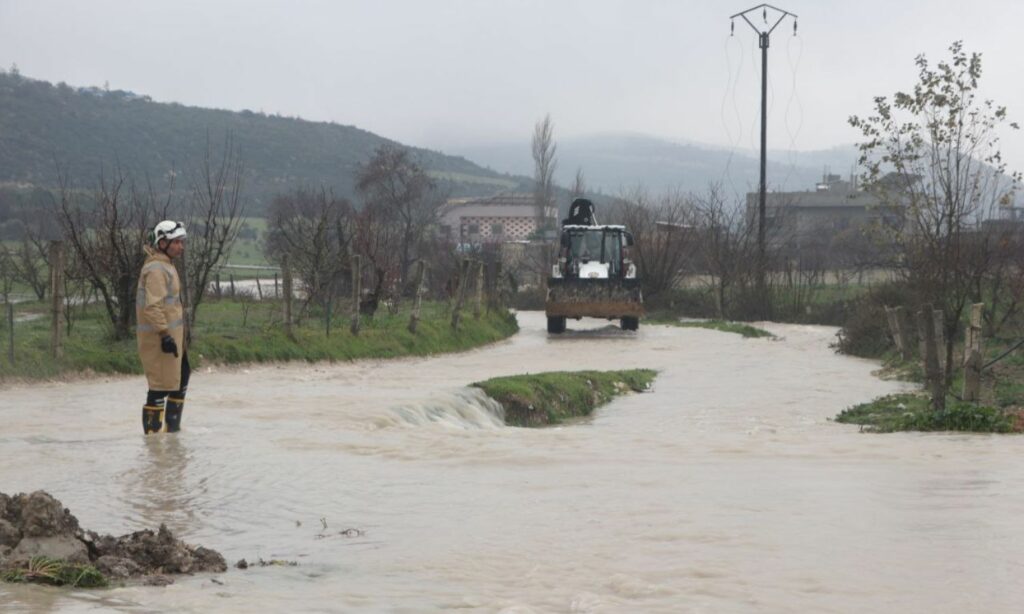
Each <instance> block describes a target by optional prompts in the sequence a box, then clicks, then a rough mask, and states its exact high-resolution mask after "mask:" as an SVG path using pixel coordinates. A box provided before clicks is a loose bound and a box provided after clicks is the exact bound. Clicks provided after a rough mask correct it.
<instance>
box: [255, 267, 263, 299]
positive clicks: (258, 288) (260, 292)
mask: <svg viewBox="0 0 1024 614" xmlns="http://www.w3.org/2000/svg"><path fill="white" fill-rule="evenodd" d="M256 296H258V297H260V300H261V301H262V300H263V288H262V287H261V286H260V274H259V273H256Z"/></svg>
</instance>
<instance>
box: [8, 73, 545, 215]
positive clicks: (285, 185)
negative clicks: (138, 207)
mask: <svg viewBox="0 0 1024 614" xmlns="http://www.w3.org/2000/svg"><path fill="white" fill-rule="evenodd" d="M228 132H230V133H231V134H232V135H233V136H234V139H235V142H236V143H237V144H238V145H239V147H240V149H241V155H242V160H243V162H244V165H245V171H246V173H245V191H246V195H247V196H248V197H249V198H250V199H251V200H252V204H253V206H252V207H251V208H250V213H259V212H260V211H262V209H263V208H264V207H265V206H266V204H267V203H268V202H269V201H270V200H271V199H272V198H273V196H274V195H275V194H277V193H280V192H283V191H287V190H289V189H291V188H293V187H296V186H317V187H318V186H321V185H324V186H329V187H332V188H333V189H334V191H335V193H337V194H339V195H342V196H348V197H352V195H353V172H354V171H355V169H356V167H357V165H359V164H360V163H362V162H364V161H366V160H367V159H368V158H369V157H370V155H371V154H372V153H373V151H374V150H375V149H376V148H377V147H379V146H381V145H383V144H385V143H391V142H393V141H389V140H388V139H385V138H383V137H380V136H378V135H376V134H373V133H371V132H367V131H366V130H361V129H359V128H356V127H354V126H343V125H339V124H333V123H325V122H311V121H304V120H301V119H297V118H288V117H280V116H275V115H265V114H263V113H255V112H251V111H241V112H232V111H224V110H215V109H202V108H197V107H187V106H183V105H180V104H177V103H159V102H154V101H152V100H151V99H150V98H149V97H148V96H142V95H138V94H135V93H132V92H125V91H120V90H118V91H106V90H103V89H100V88H95V87H91V88H74V87H70V86H68V85H66V84H63V83H61V84H59V85H56V86H55V85H52V84H50V83H47V82H45V81H37V80H33V79H28V78H25V77H22V76H20V75H17V74H8V73H3V74H0V183H15V184H31V185H37V186H43V187H49V186H53V185H55V184H56V179H57V177H56V174H57V173H56V164H57V163H59V164H60V165H61V166H64V167H66V168H67V169H68V171H69V172H70V175H71V177H72V179H73V181H74V182H75V183H76V185H79V186H81V185H90V184H92V183H93V182H94V181H95V179H96V177H97V176H98V175H99V173H100V170H101V168H105V169H107V171H108V172H109V170H110V169H111V168H112V167H113V166H114V165H116V164H119V165H120V166H121V167H122V168H123V169H125V170H127V171H130V172H132V173H133V174H134V175H136V176H137V177H142V178H145V177H148V178H149V179H150V180H152V181H153V182H154V183H156V184H157V186H158V188H160V187H162V186H163V185H165V182H166V181H167V179H168V178H169V177H170V176H171V175H172V171H174V172H177V173H182V172H184V173H186V174H187V173H188V172H190V171H191V170H192V169H194V168H196V167H197V166H198V165H199V164H200V162H201V161H202V157H203V154H204V151H205V148H206V142H207V135H209V139H210V141H211V142H212V144H213V145H214V146H216V147H219V146H220V145H221V144H222V142H223V140H224V137H225V135H226V134H227V133H228ZM410 149H412V150H413V151H415V152H416V154H417V155H418V156H419V159H420V161H421V163H422V164H423V166H424V167H425V168H427V169H428V171H430V172H431V174H432V175H434V176H435V177H436V178H437V179H438V180H439V181H440V182H441V183H442V184H443V185H444V187H445V188H447V189H449V190H450V191H451V192H452V194H453V195H454V196H477V195H489V194H493V193H495V192H498V191H501V190H509V189H521V190H529V189H530V183H529V180H528V179H526V178H524V177H512V176H509V175H503V174H501V173H498V172H495V171H492V170H488V169H484V168H481V167H480V166H477V165H476V164H474V163H472V162H470V161H468V160H466V159H465V158H460V157H455V156H448V155H444V154H442V153H438V152H435V151H430V150H425V149H416V148H410ZM524 182H525V183H524ZM184 187H186V186H184V185H182V182H181V180H179V181H178V188H184Z"/></svg>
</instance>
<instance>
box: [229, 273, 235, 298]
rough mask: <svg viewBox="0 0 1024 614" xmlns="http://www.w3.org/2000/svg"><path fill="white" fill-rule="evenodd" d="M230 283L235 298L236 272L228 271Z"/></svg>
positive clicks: (232, 295) (232, 296)
mask: <svg viewBox="0 0 1024 614" xmlns="http://www.w3.org/2000/svg"><path fill="white" fill-rule="evenodd" d="M228 283H230V284H231V298H235V274H234V273H228Z"/></svg>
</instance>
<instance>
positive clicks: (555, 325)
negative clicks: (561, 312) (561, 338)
mask: <svg viewBox="0 0 1024 614" xmlns="http://www.w3.org/2000/svg"><path fill="white" fill-rule="evenodd" d="M548 332H549V333H553V334H556V335H557V334H558V333H564V332H565V316H548Z"/></svg>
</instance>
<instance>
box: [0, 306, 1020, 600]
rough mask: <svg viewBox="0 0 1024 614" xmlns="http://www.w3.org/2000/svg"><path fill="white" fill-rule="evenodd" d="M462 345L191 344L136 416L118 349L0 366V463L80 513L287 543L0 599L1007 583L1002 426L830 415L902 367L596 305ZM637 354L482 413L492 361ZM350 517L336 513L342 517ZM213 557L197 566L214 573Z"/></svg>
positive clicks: (916, 596)
mask: <svg viewBox="0 0 1024 614" xmlns="http://www.w3.org/2000/svg"><path fill="white" fill-rule="evenodd" d="M519 320H520V326H521V327H522V332H520V333H519V334H518V335H516V336H515V337H513V338H512V339H510V340H508V341H505V342H501V343H498V344H496V345H493V346H489V347H487V348H483V349H480V350H475V351H471V352H467V353H463V354H457V355H448V356H441V357H435V358H416V359H402V360H395V361H363V362H357V363H345V364H333V365H331V364H317V365H309V364H287V365H267V366H255V367H251V368H240V369H239V368H230V369H229V368H215V369H213V370H208V369H204V370H203V371H202V372H201V373H198V374H196V375H195V376H194V378H193V382H192V385H191V390H190V393H189V401H188V403H187V406H186V410H185V419H184V423H183V424H184V429H185V430H184V431H183V432H182V433H179V434H178V435H176V436H167V435H162V436H158V437H149V438H145V437H143V435H142V434H141V428H140V418H139V414H140V409H141V408H140V406H141V401H142V400H143V398H144V392H145V382H144V380H143V379H142V378H141V377H131V378H98V379H96V380H94V381H79V382H73V383H54V384H44V385H33V386H16V387H7V388H3V389H0V491H3V492H7V493H14V492H21V491H32V490H37V489H45V490H47V491H49V492H50V493H51V494H53V495H54V496H56V497H57V498H59V499H60V500H62V501H63V502H64V504H65V505H66V506H67V507H68V508H69V509H70V510H71V511H72V512H73V513H74V514H75V515H77V517H78V518H79V520H80V521H81V524H82V526H83V527H86V528H90V529H94V530H97V531H101V532H107V533H114V534H122V533H126V532H129V531H132V530H138V529H141V528H155V527H156V526H157V525H159V524H160V523H167V525H168V526H169V527H170V528H171V529H172V530H174V531H175V532H176V533H179V534H180V537H183V538H184V539H185V540H186V541H188V542H190V543H199V544H202V545H205V546H208V547H212V548H214V549H217V550H219V551H221V552H222V553H223V554H224V555H225V558H227V559H228V561H229V564H230V563H233V562H234V561H236V560H238V559H241V558H246V559H248V560H250V561H252V560H254V559H257V558H260V557H262V558H263V559H287V560H294V561H298V563H299V565H298V566H295V567H277V566H273V567H262V568H250V569H248V570H245V571H241V570H236V569H233V568H232V569H231V570H229V572H228V573H226V574H222V575H219V576H195V577H181V578H179V579H178V580H177V582H176V583H175V584H174V585H172V586H169V587H166V588H153V587H128V588H118V589H112V590H103V591H91V592H87V591H63V590H56V589H47V588H39V587H21V586H15V585H3V584H0V604H2V605H0V608H9V609H12V610H14V611H17V610H25V611H29V610H31V611H40V610H42V611H46V610H53V611H58V610H59V611H97V610H109V609H114V610H124V611H133V612H134V611H175V612H207V611H212V610H216V611H238V612H248V611H256V610H259V611H354V612H356V611H357V612H417V613H419V612H435V611H445V610H451V609H458V610H460V611H465V612H509V613H512V612H515V613H522V612H673V613H674V612H747V611H758V612H794V611H814V612H864V611H899V612H964V611H1001V612H1010V611H1019V608H1020V605H1021V603H1024V588H1022V586H1021V584H1020V581H1019V579H1020V577H1021V576H1022V573H1024V557H1022V556H1021V554H1020V553H1021V552H1022V551H1024V529H1022V528H1021V512H1022V511H1024V456H1022V452H1024V439H1022V438H1020V437H1017V436H986V435H961V434H912V433H908V434H892V435H868V434H862V433H859V432H858V429H857V427H851V426H846V425H840V424H835V423H833V422H830V420H829V419H830V418H831V417H833V416H834V415H835V414H836V413H838V412H839V411H840V410H841V409H843V408H844V407H846V406H848V405H851V404H853V403H857V402H861V401H867V400H870V399H871V398H873V397H875V396H877V395H881V394H885V393H889V392H894V391H897V390H900V389H903V385H901V384H899V383H895V382H884V381H881V380H879V379H877V378H875V377H874V376H872V375H871V372H872V370H874V369H876V368H877V365H876V364H874V363H872V362H870V361H864V360H859V359H853V358H848V357H843V356H838V355H836V354H834V353H833V351H832V350H831V349H829V347H828V344H829V342H830V341H831V340H832V338H833V336H834V332H835V331H834V330H833V329H828V328H821V327H808V326H792V325H772V324H769V325H765V328H768V329H769V330H771V331H772V332H774V333H775V334H776V335H778V336H779V339H778V340H763V339H744V338H742V337H740V336H738V335H733V334H728V333H720V332H715V331H708V330H701V329H682V328H673V327H662V326H648V325H646V324H642V325H641V329H640V331H639V332H638V333H628V332H623V331H620V330H618V329H617V328H613V327H608V326H607V325H606V323H605V322H603V321H597V320H593V321H585V322H584V323H574V322H570V324H569V327H570V331H569V332H567V333H566V334H564V335H560V336H550V337H549V336H548V334H547V333H546V332H544V319H543V314H538V313H522V314H520V315H519ZM634 367H648V368H653V369H658V370H659V371H660V375H659V377H658V379H657V380H656V381H655V384H654V388H653V390H652V391H651V392H648V393H644V394H636V395H630V396H627V397H622V398H619V399H617V400H616V401H614V402H612V403H611V404H609V405H606V406H605V407H603V408H601V409H599V410H598V411H597V412H596V414H595V415H594V416H593V417H591V418H589V419H587V420H585V421H582V422H579V423H574V424H571V425H566V426H561V427H556V428H548V429H533V430H531V429H516V428H509V427H505V426H504V425H503V423H502V422H501V420H500V417H499V416H498V415H497V412H496V409H495V407H494V406H493V404H491V403H488V402H487V401H486V400H485V399H483V398H481V396H480V395H479V393H478V392H476V391H474V390H472V389H467V388H466V387H465V386H466V385H467V384H469V383H471V382H474V381H479V380H482V379H486V378H489V377H493V376H498V375H511V374H517V373H526V372H541V371H553V370H576V369H622V368H634ZM353 529H354V530H353ZM214 578H215V579H216V580H217V582H219V583H214V582H213V580H214Z"/></svg>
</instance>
